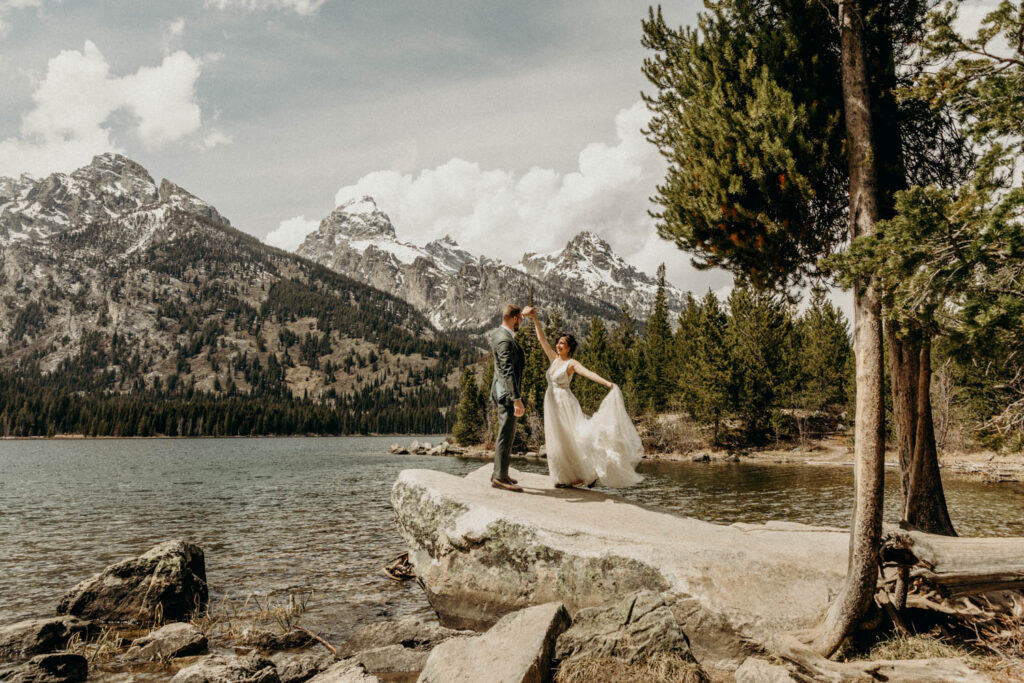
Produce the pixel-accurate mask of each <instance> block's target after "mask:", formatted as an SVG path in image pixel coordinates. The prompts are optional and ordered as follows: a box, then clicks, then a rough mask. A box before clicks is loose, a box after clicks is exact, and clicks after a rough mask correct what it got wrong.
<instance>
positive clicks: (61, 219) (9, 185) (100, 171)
mask: <svg viewBox="0 0 1024 683" xmlns="http://www.w3.org/2000/svg"><path fill="white" fill-rule="evenodd" d="M167 209H180V210H183V211H187V212H189V213H192V214H195V215H199V216H203V217H205V218H208V219H210V220H213V221H215V222H218V223H223V224H225V225H228V224H229V223H228V221H227V219H225V218H224V217H223V216H221V215H220V214H219V213H218V212H217V210H216V209H214V208H213V207H212V206H210V205H209V204H207V203H206V202H204V201H203V200H201V199H199V198H198V197H196V196H194V195H192V194H190V193H189V192H186V191H185V190H183V189H182V188H180V187H178V186H177V185H175V184H174V183H172V182H170V181H169V180H163V181H162V182H161V183H160V185H159V186H157V184H156V183H155V182H154V181H153V178H152V176H150V175H149V173H148V172H147V171H146V169H144V168H143V167H142V166H140V165H139V164H137V163H135V162H134V161H132V160H131V159H128V158H126V157H123V156H121V155H119V154H101V155H99V156H97V157H95V158H94V159H93V161H92V163H91V164H89V165H88V166H83V167H82V168H80V169H78V170H77V171H74V172H73V173H71V174H70V175H68V174H64V173H54V174H52V175H50V176H47V177H46V178H44V179H42V180H35V179H34V178H32V177H31V176H29V175H27V174H24V175H22V176H21V177H20V178H17V179H14V178H0V246H3V245H6V244H10V243H11V242H15V241H19V240H30V239H35V240H40V239H46V238H48V237H50V236H51V235H54V234H57V233H60V232H63V231H65V230H68V229H70V228H74V227H75V226H81V225H85V224H88V223H95V222H97V221H106V220H113V219H117V218H120V217H122V216H125V215H127V214H128V213H132V212H140V211H158V210H167Z"/></svg>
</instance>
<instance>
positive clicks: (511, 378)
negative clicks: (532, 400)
mask: <svg viewBox="0 0 1024 683" xmlns="http://www.w3.org/2000/svg"><path fill="white" fill-rule="evenodd" d="M512 349H513V346H512V340H511V339H507V338H506V339H502V340H501V341H499V342H498V344H497V345H496V346H495V347H494V358H495V363H494V371H495V372H497V373H498V374H499V375H501V377H502V378H503V379H504V381H505V388H506V389H508V391H509V393H510V394H511V398H512V400H513V401H518V400H519V398H520V396H519V391H520V388H521V387H520V386H519V381H520V380H519V378H518V377H516V373H515V370H514V369H513V367H512V355H513V353H514V352H513V350H512Z"/></svg>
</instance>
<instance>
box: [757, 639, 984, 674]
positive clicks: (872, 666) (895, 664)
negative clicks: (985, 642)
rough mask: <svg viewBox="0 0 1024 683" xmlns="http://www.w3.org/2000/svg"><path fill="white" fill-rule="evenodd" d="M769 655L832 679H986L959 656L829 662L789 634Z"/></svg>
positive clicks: (773, 647) (779, 640)
mask: <svg viewBox="0 0 1024 683" xmlns="http://www.w3.org/2000/svg"><path fill="white" fill-rule="evenodd" d="M771 650H772V652H773V654H775V655H777V656H779V657H781V658H783V659H788V660H789V661H791V662H793V663H795V664H796V665H798V666H799V667H801V668H802V669H804V670H805V671H807V672H808V673H810V674H811V676H812V677H813V678H814V679H815V680H821V681H835V682H836V683H840V682H842V681H922V682H923V681H941V682H942V683H981V682H983V681H988V680H989V678H988V677H987V676H985V675H983V674H980V673H978V672H977V671H974V670H972V669H971V667H969V666H968V665H967V664H966V663H964V662H963V661H962V660H960V659H952V658H946V659H899V660H893V659H885V660H874V661H851V662H833V661H832V660H830V659H825V658H824V657H822V656H821V655H820V654H818V653H817V652H816V651H814V650H813V649H811V648H810V647H809V646H807V645H805V644H804V643H802V642H801V641H800V640H798V639H797V638H796V637H795V636H793V635H784V636H781V637H779V638H777V639H776V641H775V642H774V643H772V647H771Z"/></svg>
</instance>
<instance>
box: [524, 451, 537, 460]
mask: <svg viewBox="0 0 1024 683" xmlns="http://www.w3.org/2000/svg"><path fill="white" fill-rule="evenodd" d="M524 457H527V458H529V459H530V460H536V459H537V453H536V452H535V451H526V455H525V456H524Z"/></svg>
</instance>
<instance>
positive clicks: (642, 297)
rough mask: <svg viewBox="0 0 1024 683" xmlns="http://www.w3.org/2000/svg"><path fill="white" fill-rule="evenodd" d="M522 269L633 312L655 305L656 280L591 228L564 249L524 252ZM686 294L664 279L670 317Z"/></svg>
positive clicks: (642, 311)
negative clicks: (618, 252)
mask: <svg viewBox="0 0 1024 683" xmlns="http://www.w3.org/2000/svg"><path fill="white" fill-rule="evenodd" d="M520 263H521V265H522V267H523V270H525V271H526V272H527V273H529V274H530V275H532V276H534V277H536V278H538V279H539V280H542V281H544V282H559V283H561V284H563V286H569V287H572V288H573V289H574V290H576V291H581V292H587V294H589V295H590V296H593V297H595V298H598V299H601V300H602V301H607V302H608V303H610V304H612V305H614V306H616V307H617V308H622V307H623V306H629V309H630V310H631V311H634V312H638V313H641V314H646V313H647V312H648V311H650V310H651V308H652V307H653V306H654V297H655V295H656V294H657V291H658V281H657V280H656V279H655V278H653V277H651V276H650V275H648V274H646V273H643V272H641V271H640V270H638V269H637V268H635V267H633V266H631V265H630V264H628V263H626V262H625V261H624V260H623V259H622V258H621V257H619V256H618V255H617V254H615V252H613V251H612V248H611V245H609V244H608V243H607V242H605V241H604V240H603V239H601V238H600V237H598V236H597V235H595V234H594V233H592V232H589V231H584V232H581V233H579V234H578V235H576V236H575V237H573V238H572V239H571V240H569V242H568V244H566V245H565V247H564V248H563V249H559V250H558V251H554V252H551V253H550V254H532V253H531V254H525V255H524V256H523V259H522V261H520ZM685 298H686V294H685V293H684V292H682V291H680V290H678V289H676V288H675V287H673V286H672V285H670V284H668V283H666V286H665V299H666V301H667V302H668V306H669V311H670V313H671V314H672V315H670V317H671V318H672V319H675V317H676V316H677V315H678V314H679V311H680V310H682V305H683V301H684V300H685Z"/></svg>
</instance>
